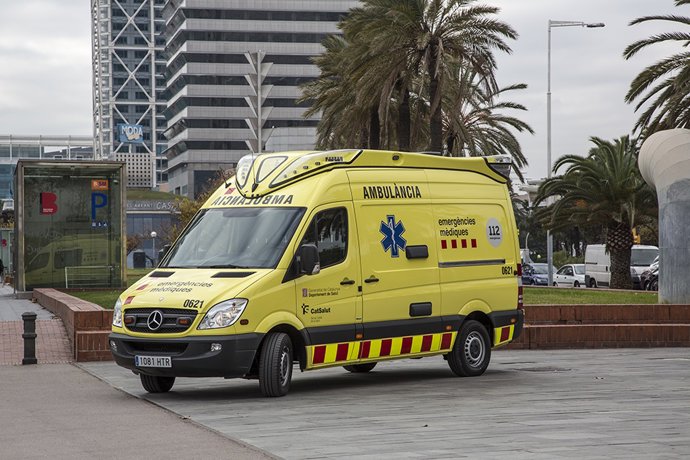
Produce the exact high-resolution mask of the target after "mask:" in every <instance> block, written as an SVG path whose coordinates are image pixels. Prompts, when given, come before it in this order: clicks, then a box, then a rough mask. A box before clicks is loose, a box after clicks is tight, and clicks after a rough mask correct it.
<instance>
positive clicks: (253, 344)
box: [109, 333, 263, 378]
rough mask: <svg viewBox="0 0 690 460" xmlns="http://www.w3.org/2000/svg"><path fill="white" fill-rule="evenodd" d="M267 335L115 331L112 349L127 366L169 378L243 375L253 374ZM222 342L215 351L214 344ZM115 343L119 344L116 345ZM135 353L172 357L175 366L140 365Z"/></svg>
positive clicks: (117, 361)
mask: <svg viewBox="0 0 690 460" xmlns="http://www.w3.org/2000/svg"><path fill="white" fill-rule="evenodd" d="M262 338H263V334H239V335H232V336H205V337H185V338H179V339H162V338H161V339H152V338H141V337H130V336H127V335H123V334H115V333H112V334H110V336H109V339H110V340H109V343H111V347H110V351H111V352H112V354H113V357H114V358H115V362H116V363H117V364H118V365H120V366H122V367H125V368H127V369H131V370H133V371H135V372H140V373H143V374H148V375H158V376H166V377H226V378H231V377H242V376H244V375H246V374H248V373H249V370H250V369H251V366H252V363H253V362H254V356H255V355H256V351H257V349H258V348H259V344H260V343H261V340H262ZM212 343H215V344H220V345H221V349H220V350H219V351H211V344H212ZM112 344H114V345H115V347H113V346H112ZM135 355H144V356H170V358H171V361H172V367H170V368H153V367H137V366H135V364H134V356H135Z"/></svg>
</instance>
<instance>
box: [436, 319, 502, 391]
mask: <svg viewBox="0 0 690 460" xmlns="http://www.w3.org/2000/svg"><path fill="white" fill-rule="evenodd" d="M447 356H448V365H449V366H450V369H451V370H452V371H453V372H454V373H455V375H458V376H460V377H476V376H478V375H482V374H483V373H484V371H485V370H486V368H487V367H489V361H491V338H490V337H489V333H488V332H487V330H486V328H485V327H484V325H483V324H482V323H480V322H478V321H474V320H467V321H465V322H464V323H463V325H462V327H461V328H460V333H459V334H458V337H457V339H455V345H454V346H453V349H452V350H451V352H450V353H448V355H447Z"/></svg>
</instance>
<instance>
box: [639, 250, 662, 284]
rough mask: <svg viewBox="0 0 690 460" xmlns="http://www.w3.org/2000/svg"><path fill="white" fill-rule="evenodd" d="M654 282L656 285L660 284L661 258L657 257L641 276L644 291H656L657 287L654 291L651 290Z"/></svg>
mask: <svg viewBox="0 0 690 460" xmlns="http://www.w3.org/2000/svg"><path fill="white" fill-rule="evenodd" d="M652 280H656V283H655V284H657V285H658V284H659V256H656V259H654V262H652V265H650V266H649V268H648V269H647V270H645V271H643V272H642V274H641V275H640V286H641V287H642V289H644V290H645V291H656V290H657V289H656V287H655V288H654V289H652V288H651V286H652Z"/></svg>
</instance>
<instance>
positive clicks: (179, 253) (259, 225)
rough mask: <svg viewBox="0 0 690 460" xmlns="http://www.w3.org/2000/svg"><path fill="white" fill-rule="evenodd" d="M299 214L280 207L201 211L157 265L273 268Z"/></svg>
mask: <svg viewBox="0 0 690 460" xmlns="http://www.w3.org/2000/svg"><path fill="white" fill-rule="evenodd" d="M303 214H304V208H284V207H280V208H278V207H256V208H225V209H207V210H204V211H202V212H201V213H199V214H198V215H197V216H196V218H195V219H194V221H192V223H191V224H190V225H189V227H188V228H187V229H186V231H185V232H184V234H182V235H181V236H180V238H179V239H178V240H177V243H176V244H175V246H174V247H172V248H171V249H170V256H169V257H167V258H166V260H164V262H163V263H162V264H161V267H167V268H275V266H276V265H277V264H278V261H279V260H280V257H281V256H282V255H283V252H284V251H285V248H286V247H287V245H288V243H289V242H290V240H291V239H292V235H293V234H294V232H295V229H296V228H297V225H298V224H299V221H300V219H301V218H302V215H303Z"/></svg>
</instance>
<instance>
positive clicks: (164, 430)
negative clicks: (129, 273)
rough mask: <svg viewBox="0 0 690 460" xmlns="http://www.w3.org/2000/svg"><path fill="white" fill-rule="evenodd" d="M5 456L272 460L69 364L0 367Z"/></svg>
mask: <svg viewBox="0 0 690 460" xmlns="http://www.w3.org/2000/svg"><path fill="white" fill-rule="evenodd" d="M0 427H2V428H1V429H0V458H2V459H3V460H4V459H7V460H13V459H22V460H24V459H44V458H45V459H69V460H80V459H85V460H87V459H88V460H92V459H122V458H126V459H146V460H153V459H171V458H179V459H206V458H208V459H239V460H243V459H269V458H275V457H272V456H271V455H270V454H266V453H264V452H262V451H260V450H259V449H257V448H254V447H252V446H248V445H245V444H243V443H240V442H237V441H234V440H232V439H229V438H228V437H224V436H222V435H220V434H218V433H216V432H214V431H212V430H210V429H207V428H204V427H201V426H200V425H198V424H197V423H195V422H193V421H190V420H188V419H187V418H185V417H180V416H177V415H175V414H173V413H171V412H168V411H166V410H164V409H161V408H159V407H156V406H154V405H153V404H150V403H148V402H146V401H142V400H140V399H137V398H133V397H131V396H130V395H128V394H126V393H124V392H122V391H119V390H116V389H114V388H112V387H111V386H110V385H108V384H106V383H103V382H101V381H100V380H98V379H96V378H95V377H93V376H91V375H89V374H88V373H86V372H84V371H83V370H81V369H79V368H78V367H76V366H74V365H71V364H54V365H40V364H39V365H32V366H2V367H0Z"/></svg>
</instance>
